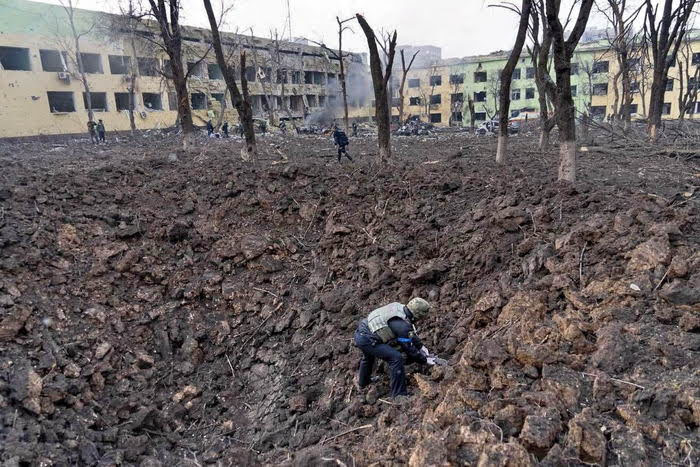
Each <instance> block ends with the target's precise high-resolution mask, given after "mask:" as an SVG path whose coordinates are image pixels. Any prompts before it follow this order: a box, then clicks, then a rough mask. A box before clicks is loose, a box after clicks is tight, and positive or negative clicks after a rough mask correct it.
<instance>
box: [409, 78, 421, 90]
mask: <svg viewBox="0 0 700 467" xmlns="http://www.w3.org/2000/svg"><path fill="white" fill-rule="evenodd" d="M408 87H409V88H419V87H420V79H418V78H412V79H409V80H408Z"/></svg>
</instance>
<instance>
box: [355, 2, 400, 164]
mask: <svg viewBox="0 0 700 467" xmlns="http://www.w3.org/2000/svg"><path fill="white" fill-rule="evenodd" d="M356 17H357V21H358V22H359V23H360V27H362V31H363V32H364V33H365V36H366V37H367V45H368V46H369V67H370V71H371V74H372V84H373V87H374V99H375V111H376V118H377V130H378V144H379V160H380V161H386V160H388V159H390V158H391V140H390V138H391V113H390V112H391V110H390V109H391V108H390V107H389V100H388V99H389V93H388V87H389V80H390V79H391V68H392V67H393V65H394V55H395V53H396V31H394V33H393V34H392V35H391V39H390V40H389V44H388V47H385V50H386V54H387V63H386V66H385V68H384V70H383V71H382V61H381V59H380V57H379V50H378V49H377V37H376V36H375V35H374V31H373V30H372V28H371V27H370V25H369V24H368V23H367V21H366V20H365V18H364V17H363V16H362V15H361V14H359V13H358V14H357V15H356Z"/></svg>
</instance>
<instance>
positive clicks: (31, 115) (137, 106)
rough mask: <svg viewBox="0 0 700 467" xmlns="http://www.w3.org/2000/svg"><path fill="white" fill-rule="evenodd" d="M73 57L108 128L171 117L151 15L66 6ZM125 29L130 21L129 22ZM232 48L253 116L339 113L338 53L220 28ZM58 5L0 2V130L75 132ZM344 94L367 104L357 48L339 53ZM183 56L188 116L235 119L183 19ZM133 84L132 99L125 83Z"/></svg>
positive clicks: (78, 116)
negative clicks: (128, 16)
mask: <svg viewBox="0 0 700 467" xmlns="http://www.w3.org/2000/svg"><path fill="white" fill-rule="evenodd" d="M75 22H76V27H77V29H78V30H79V31H89V33H88V34H86V35H85V36H83V37H82V38H81V43H80V48H81V50H80V52H81V54H80V58H81V61H82V64H83V70H84V72H85V76H86V77H87V80H88V82H89V86H90V103H91V107H92V111H93V112H94V114H95V117H94V118H95V119H98V118H99V119H102V120H103V121H104V122H105V126H106V127H107V128H108V129H109V130H110V131H115V130H116V131H119V130H123V131H125V130H129V128H130V122H129V111H130V110H133V111H134V114H135V120H136V127H137V128H138V129H151V128H162V127H170V126H172V125H174V124H175V123H176V121H177V99H176V94H175V89H174V86H173V83H172V81H171V80H170V79H168V74H169V69H170V67H169V61H168V59H167V57H166V56H165V55H164V54H163V52H162V50H161V49H160V48H159V47H157V46H155V45H154V42H156V41H157V40H158V33H159V32H158V30H157V26H156V25H155V24H146V25H141V26H140V27H139V30H138V33H137V34H135V33H133V32H129V31H130V30H129V29H128V28H126V27H124V26H123V22H124V20H123V18H120V17H119V16H117V15H112V14H107V13H102V12H96V11H89V10H79V9H76V10H75ZM131 31H133V29H132V30H131ZM222 42H223V45H224V47H225V48H226V49H227V53H228V54H229V55H230V56H231V57H232V58H233V62H234V66H235V67H236V73H237V75H238V73H240V68H238V67H239V63H238V62H236V58H237V57H239V56H240V52H241V51H245V53H246V57H247V63H246V69H245V75H246V78H247V79H248V81H249V89H250V95H251V104H252V106H253V109H254V114H255V117H257V118H264V119H266V120H268V121H270V120H272V121H273V123H274V122H275V121H278V120H284V119H288V120H289V119H293V120H303V119H314V120H324V121H325V120H329V119H330V120H332V119H333V118H335V117H337V116H339V115H341V114H342V111H341V108H340V106H341V102H342V99H341V97H340V85H339V79H340V77H339V73H340V62H339V60H338V59H337V57H336V55H335V54H334V53H332V52H329V51H328V50H327V49H325V48H323V47H317V46H314V45H310V44H309V43H308V42H306V41H301V40H300V41H285V40H274V39H266V38H261V37H252V36H245V35H238V34H231V33H222ZM72 43H73V38H72V35H71V32H70V29H69V27H68V21H67V16H66V12H65V11H64V9H63V8H62V7H60V6H54V5H47V4H43V3H36V2H31V1H26V0H3V1H2V2H0V88H1V89H2V91H1V94H0V96H1V97H2V105H1V106H0V119H2V121H3V125H2V126H0V137H18V136H35V135H51V134H74V133H81V132H84V131H85V129H86V123H87V121H88V110H87V108H88V99H87V96H86V94H85V88H84V85H83V83H82V81H81V74H80V73H79V68H78V66H77V60H76V55H77V54H76V51H75V49H74V46H73V45H72ZM345 65H346V76H347V80H346V81H347V87H348V103H349V105H350V106H351V109H352V107H353V106H354V107H356V108H358V109H359V108H365V107H367V105H368V101H369V99H368V92H369V89H370V85H369V75H368V71H367V65H366V63H365V60H364V56H363V55H362V54H348V56H347V57H346V58H345ZM183 66H185V67H186V69H187V70H188V72H189V79H188V91H189V95H190V105H191V107H192V111H193V116H194V122H195V124H196V125H199V126H203V125H204V124H205V123H206V121H207V120H209V119H212V120H213V121H214V122H217V121H219V120H221V121H223V120H227V121H229V122H230V123H231V124H235V123H236V122H237V121H238V116H237V113H236V112H235V111H234V109H233V107H232V105H231V100H230V96H229V94H228V90H227V89H226V84H225V82H224V80H223V74H222V72H221V69H220V68H219V65H218V63H217V62H216V58H215V56H214V53H213V51H212V50H211V47H210V32H209V31H208V30H207V29H200V28H191V27H185V28H183ZM132 87H133V96H134V98H133V101H132V99H131V97H130V92H129V91H130V89H131V88H132Z"/></svg>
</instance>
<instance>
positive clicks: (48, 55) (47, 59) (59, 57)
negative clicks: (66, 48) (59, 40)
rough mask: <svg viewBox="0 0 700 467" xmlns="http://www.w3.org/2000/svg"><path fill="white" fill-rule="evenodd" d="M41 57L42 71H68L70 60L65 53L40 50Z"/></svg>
mask: <svg viewBox="0 0 700 467" xmlns="http://www.w3.org/2000/svg"><path fill="white" fill-rule="evenodd" d="M39 56H40V57H41V69H42V70H44V71H66V70H67V69H68V67H67V66H66V64H67V63H68V60H67V59H66V58H67V56H66V53H65V52H59V51H58V50H39Z"/></svg>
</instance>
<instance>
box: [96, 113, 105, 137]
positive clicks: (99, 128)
mask: <svg viewBox="0 0 700 467" xmlns="http://www.w3.org/2000/svg"><path fill="white" fill-rule="evenodd" d="M97 136H99V139H100V142H101V143H104V142H105V124H104V123H103V122H102V119H100V120H98V121H97Z"/></svg>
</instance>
